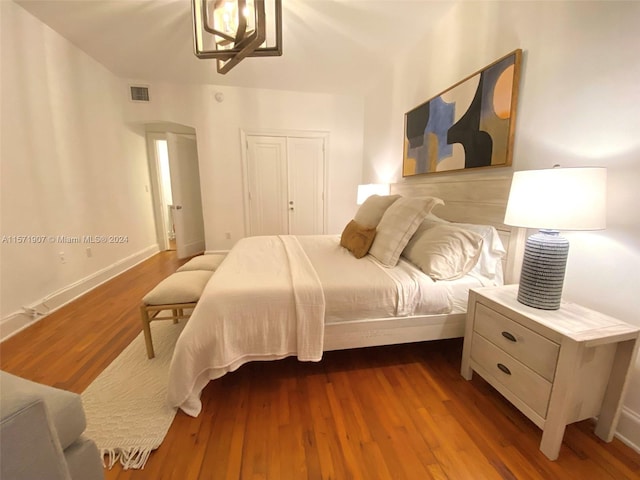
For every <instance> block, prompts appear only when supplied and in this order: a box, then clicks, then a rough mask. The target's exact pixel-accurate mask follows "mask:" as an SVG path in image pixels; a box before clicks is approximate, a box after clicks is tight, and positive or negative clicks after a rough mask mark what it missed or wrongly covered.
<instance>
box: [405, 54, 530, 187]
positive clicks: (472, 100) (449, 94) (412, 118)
mask: <svg viewBox="0 0 640 480" xmlns="http://www.w3.org/2000/svg"><path fill="white" fill-rule="evenodd" d="M521 58H522V50H520V49H518V50H515V51H513V52H512V53H510V54H508V55H506V56H504V57H502V58H500V59H498V60H496V61H495V62H493V63H492V64H491V65H488V66H487V67H485V68H483V69H482V70H480V71H479V72H476V73H474V74H473V75H471V76H469V77H467V78H465V79H464V80H462V81H460V82H458V83H456V84H455V85H454V86H452V87H451V88H449V89H447V90H445V91H444V92H442V93H440V94H439V95H437V96H435V97H433V98H432V99H430V100H428V101H426V102H425V103H423V104H422V105H419V106H417V107H416V108H414V109H413V110H411V111H409V112H407V113H406V114H405V118H404V158H403V164H402V166H403V168H402V175H403V176H404V177H408V176H412V175H419V174H423V173H436V172H448V171H452V170H465V169H469V168H478V167H497V166H501V167H504V166H509V165H511V159H512V155H513V138H514V132H515V119H516V105H517V100H518V85H519V83H520V63H521Z"/></svg>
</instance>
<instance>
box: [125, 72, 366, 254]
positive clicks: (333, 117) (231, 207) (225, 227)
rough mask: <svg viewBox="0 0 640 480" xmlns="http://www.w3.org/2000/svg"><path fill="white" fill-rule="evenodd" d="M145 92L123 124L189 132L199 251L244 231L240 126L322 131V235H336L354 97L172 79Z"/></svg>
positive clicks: (349, 202)
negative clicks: (200, 223)
mask: <svg viewBox="0 0 640 480" xmlns="http://www.w3.org/2000/svg"><path fill="white" fill-rule="evenodd" d="M212 68H214V67H213V66H212ZM216 92H220V93H222V94H223V95H224V100H223V101H222V102H217V101H216V100H215V98H214V96H215V93H216ZM151 97H152V102H151V103H150V104H148V105H144V104H130V105H128V111H127V119H128V121H129V122H131V123H146V122H156V121H172V122H177V123H181V124H183V125H189V126H192V127H194V128H195V129H196V135H197V139H198V157H199V161H200V182H201V185H202V201H203V211H204V220H205V235H206V248H207V250H226V249H229V248H231V247H232V246H233V244H234V243H235V242H236V241H237V240H238V239H240V238H242V237H243V236H244V235H245V228H244V214H243V208H244V205H243V198H244V197H243V183H242V155H241V144H240V131H241V129H244V130H260V129H266V130H296V131H323V132H328V133H329V148H328V152H327V159H328V177H329V181H328V185H329V191H328V212H327V214H328V232H327V233H340V232H341V231H342V229H343V228H344V226H345V225H346V224H347V222H348V221H349V220H350V219H351V218H352V217H353V214H354V212H355V209H356V204H355V200H356V188H357V185H358V183H360V180H361V177H362V162H361V159H362V139H363V99H362V98H361V97H350V96H336V95H328V94H317V93H301V92H288V91H276V90H264V89H249V88H236V87H222V86H219V87H215V86H205V85H201V86H193V85H191V86H184V87H183V86H179V85H172V84H152V85H151ZM226 232H230V233H231V239H226V238H225V234H226Z"/></svg>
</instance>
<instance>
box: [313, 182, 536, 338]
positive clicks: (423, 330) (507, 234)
mask: <svg viewBox="0 0 640 480" xmlns="http://www.w3.org/2000/svg"><path fill="white" fill-rule="evenodd" d="M491 173H493V172H488V173H481V174H474V173H460V174H457V175H455V176H439V175H434V176H423V177H420V178H419V179H418V180H417V181H411V180H412V179H411V180H405V181H404V182H403V183H397V184H393V185H391V193H392V194H400V195H402V196H405V197H419V196H433V197H438V198H441V199H443V200H444V202H445V205H443V206H439V207H436V208H435V209H434V210H433V213H435V214H436V215H438V216H439V217H441V218H444V219H446V220H450V221H453V222H460V223H477V224H483V225H493V226H494V227H496V229H497V230H498V233H499V235H500V238H501V239H502V243H503V244H504V246H505V249H506V250H507V255H506V258H505V259H504V260H503V270H504V279H505V283H506V284H510V283H517V281H518V278H519V276H520V266H521V265H522V254H523V250H524V242H525V233H526V230H525V229H522V228H514V227H509V226H507V225H505V224H504V222H503V220H504V213H505V210H506V208H507V199H508V197H509V189H510V187H511V176H512V173H511V172H509V173H508V174H498V175H493V174H491ZM465 318H466V314H465V313H456V314H445V315H427V316H414V317H394V318H374V319H366V320H355V321H345V322H335V323H329V324H326V325H325V331H324V350H325V351H330V350H346V349H350V348H359V347H372V346H379V345H394V344H399V343H411V342H421V341H426V340H437V339H444V338H456V337H462V336H464V324H465Z"/></svg>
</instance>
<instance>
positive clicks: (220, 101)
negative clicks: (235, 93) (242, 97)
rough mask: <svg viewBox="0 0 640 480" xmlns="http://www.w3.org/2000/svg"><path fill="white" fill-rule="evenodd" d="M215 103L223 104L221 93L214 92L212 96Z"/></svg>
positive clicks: (222, 94)
mask: <svg viewBox="0 0 640 480" xmlns="http://www.w3.org/2000/svg"><path fill="white" fill-rule="evenodd" d="M214 97H215V99H216V102H218V103H222V102H224V93H222V92H216V94H215V95H214Z"/></svg>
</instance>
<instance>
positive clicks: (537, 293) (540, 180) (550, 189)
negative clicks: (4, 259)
mask: <svg viewBox="0 0 640 480" xmlns="http://www.w3.org/2000/svg"><path fill="white" fill-rule="evenodd" d="M606 185H607V170H606V169H605V168H601V167H579V168H552V169H546V170H528V171H521V172H515V173H514V174H513V179H512V181H511V191H510V192H509V201H508V203H507V211H506V214H505V218H504V223H506V224H507V225H512V226H516V227H526V228H538V229H539V232H538V233H536V234H534V235H531V236H530V237H529V238H528V239H527V242H526V244H525V249H524V259H523V261H522V271H521V274H520V286H519V287H518V301H519V302H520V303H522V304H524V305H528V306H530V307H534V308H539V309H542V310H558V309H559V308H560V301H561V297H562V286H563V283H564V274H565V269H566V265H567V256H568V253H569V242H568V240H567V239H566V238H564V237H562V236H561V235H560V234H559V232H558V230H602V229H604V228H605V227H606Z"/></svg>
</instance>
